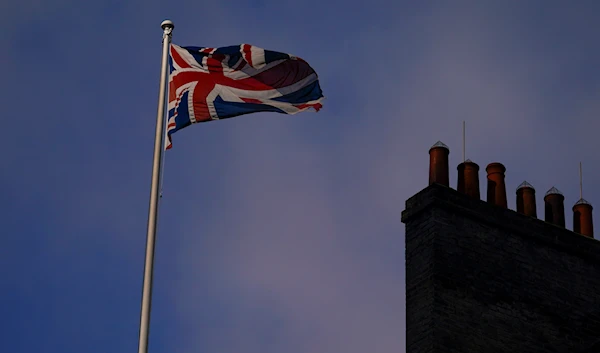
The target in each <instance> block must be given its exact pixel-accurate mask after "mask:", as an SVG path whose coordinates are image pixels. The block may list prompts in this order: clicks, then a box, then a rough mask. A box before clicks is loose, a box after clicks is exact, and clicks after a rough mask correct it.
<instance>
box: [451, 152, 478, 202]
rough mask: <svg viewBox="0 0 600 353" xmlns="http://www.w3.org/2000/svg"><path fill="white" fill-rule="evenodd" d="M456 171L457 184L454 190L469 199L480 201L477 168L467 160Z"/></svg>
mask: <svg viewBox="0 0 600 353" xmlns="http://www.w3.org/2000/svg"><path fill="white" fill-rule="evenodd" d="M456 169H457V170H458V184H457V187H456V189H457V190H458V192H460V193H463V194H465V195H467V196H469V197H471V198H474V199H477V200H479V199H480V196H479V166H478V165H477V164H476V163H473V162H472V161H471V160H469V159H467V160H466V161H464V163H461V164H459V165H458V167H456Z"/></svg>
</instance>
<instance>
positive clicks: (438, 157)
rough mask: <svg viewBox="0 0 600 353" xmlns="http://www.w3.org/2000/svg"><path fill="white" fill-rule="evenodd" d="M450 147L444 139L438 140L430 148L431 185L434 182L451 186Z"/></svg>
mask: <svg viewBox="0 0 600 353" xmlns="http://www.w3.org/2000/svg"><path fill="white" fill-rule="evenodd" d="M449 154H450V149H449V148H448V146H446V145H445V144H444V143H443V142H442V141H438V142H436V143H435V144H434V145H433V146H431V148H430V149H429V185H431V184H433V183H438V184H442V185H444V186H450V181H449V177H448V175H449V171H448V155H449Z"/></svg>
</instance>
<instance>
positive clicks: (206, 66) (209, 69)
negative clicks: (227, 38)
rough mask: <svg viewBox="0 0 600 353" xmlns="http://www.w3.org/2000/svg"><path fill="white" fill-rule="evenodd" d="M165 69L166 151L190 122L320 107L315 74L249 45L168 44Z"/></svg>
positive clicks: (305, 66) (287, 57)
mask: <svg viewBox="0 0 600 353" xmlns="http://www.w3.org/2000/svg"><path fill="white" fill-rule="evenodd" d="M169 66H170V76H169V105H168V110H169V116H168V122H167V143H166V148H167V149H169V148H171V146H172V143H171V135H172V134H173V133H174V132H176V131H178V130H181V129H183V128H184V127H186V126H188V125H191V124H194V123H200V122H207V121H211V120H219V119H226V118H231V117H235V116H239V115H243V114H249V113H256V112H263V111H270V112H277V113H283V114H296V113H298V112H301V111H304V110H307V109H309V108H313V109H314V110H315V111H319V109H321V107H322V105H321V100H322V99H323V93H322V91H321V87H320V86H319V78H318V76H317V73H316V72H315V71H314V70H313V68H311V67H310V65H308V63H307V62H306V61H304V60H302V59H300V58H298V57H295V56H292V55H289V54H284V53H279V52H275V51H270V50H265V49H261V48H258V47H255V46H252V45H249V44H241V45H237V46H229V47H222V48H202V47H180V46H177V45H175V44H171V48H170V57H169Z"/></svg>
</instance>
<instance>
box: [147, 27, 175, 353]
mask: <svg viewBox="0 0 600 353" xmlns="http://www.w3.org/2000/svg"><path fill="white" fill-rule="evenodd" d="M160 26H161V27H162V29H163V43H162V44H163V47H162V62H161V69H160V88H159V93H158V112H157V115H156V134H155V136H154V161H153V164H152V186H151V188H150V209H149V211H148V233H147V235H146V260H145V262H144V286H143V290H142V309H141V313H140V336H139V343H138V353H148V334H149V331H150V330H149V328H150V307H151V303H152V270H153V267H154V241H155V239H156V221H157V218H158V198H159V192H160V190H159V189H160V175H161V167H162V163H161V161H162V153H163V138H164V136H163V129H164V124H165V100H166V98H167V97H166V89H167V83H168V82H167V71H168V59H169V47H170V44H171V33H172V32H173V28H174V27H175V26H174V25H173V22H171V21H169V20H165V21H163V22H162V23H161V24H160Z"/></svg>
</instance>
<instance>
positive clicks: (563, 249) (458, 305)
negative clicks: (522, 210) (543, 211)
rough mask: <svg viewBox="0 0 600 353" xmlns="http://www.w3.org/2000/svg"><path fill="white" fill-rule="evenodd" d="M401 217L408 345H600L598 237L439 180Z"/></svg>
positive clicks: (534, 350)
mask: <svg viewBox="0 0 600 353" xmlns="http://www.w3.org/2000/svg"><path fill="white" fill-rule="evenodd" d="M402 221H403V222H404V223H405V224H406V330H407V332H406V340H407V350H406V352H407V353H441V352H461V353H471V352H473V353H474V352H485V353H496V352H497V353H500V352H503V353H504V352H509V353H521V352H523V353H538V352H539V353H600V350H598V347H599V346H600V241H598V240H595V239H592V238H588V237H584V236H582V235H579V234H576V233H573V232H571V231H569V230H566V229H564V228H560V227H558V226H555V225H552V224H549V223H546V222H544V221H541V220H538V219H535V218H532V217H528V216H525V215H522V214H519V213H516V212H514V211H512V210H509V209H505V208H502V207H498V206H495V205H491V204H489V203H487V202H484V201H480V200H474V199H471V198H468V197H467V196H465V195H463V194H460V193H458V192H457V191H455V190H452V189H451V188H448V187H445V186H442V185H438V184H433V185H430V186H429V187H427V188H426V189H424V190H422V191H421V192H419V193H418V194H416V195H415V196H413V197H412V198H410V199H409V200H408V201H407V202H406V210H405V211H404V212H403V213H402Z"/></svg>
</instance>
